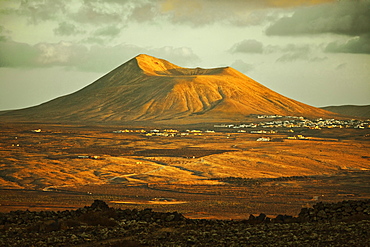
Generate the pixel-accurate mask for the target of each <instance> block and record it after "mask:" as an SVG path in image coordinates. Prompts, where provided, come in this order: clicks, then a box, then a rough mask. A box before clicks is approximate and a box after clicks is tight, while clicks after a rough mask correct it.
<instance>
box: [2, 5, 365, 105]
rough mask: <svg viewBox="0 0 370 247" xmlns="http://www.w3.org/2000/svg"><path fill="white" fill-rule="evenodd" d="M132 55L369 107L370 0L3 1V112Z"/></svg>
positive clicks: (316, 99)
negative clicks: (233, 72)
mask: <svg viewBox="0 0 370 247" xmlns="http://www.w3.org/2000/svg"><path fill="white" fill-rule="evenodd" d="M138 54H148V55H151V56H155V57H158V58H162V59H166V60H168V61H169V62H172V63H174V64H176V65H179V66H182V67H188V68H194V67H202V68H214V67H223V66H231V67H233V68H235V69H237V70H239V71H240V72H242V73H244V74H245V75H247V76H249V77H251V78H252V79H254V80H256V81H258V82H259V83H261V84H263V85H265V86H267V87H268V88H270V89H272V90H274V91H276V92H278V93H280V94H282V95H284V96H287V97H289V98H292V99H295V100H298V101H300V102H303V103H306V104H309V105H312V106H316V107H322V106H329V105H369V104H370V79H369V78H370V0H0V110H10V109H19V108H25V107H29V106H34V105H38V104H40V103H43V102H46V101H49V100H51V99H54V98H56V97H59V96H62V95H66V94H69V93H72V92H75V91H77V90H79V89H81V88H83V87H85V86H86V85H88V84H90V83H92V82H93V81H95V80H97V79H98V78H100V77H101V76H103V75H104V74H106V73H108V72H109V71H111V70H113V69H114V68H115V67H117V66H119V65H121V64H123V63H125V62H127V61H128V60H130V59H131V58H133V57H135V56H136V55H138Z"/></svg>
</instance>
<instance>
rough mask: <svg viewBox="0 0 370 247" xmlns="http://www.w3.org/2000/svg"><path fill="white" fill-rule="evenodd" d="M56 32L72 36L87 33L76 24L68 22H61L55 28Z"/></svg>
mask: <svg viewBox="0 0 370 247" xmlns="http://www.w3.org/2000/svg"><path fill="white" fill-rule="evenodd" d="M54 33H55V34H57V35H61V36H70V35H76V34H81V33H85V32H84V31H81V30H78V28H77V27H76V25H74V24H72V23H68V22H61V23H59V26H58V27H57V28H55V29H54Z"/></svg>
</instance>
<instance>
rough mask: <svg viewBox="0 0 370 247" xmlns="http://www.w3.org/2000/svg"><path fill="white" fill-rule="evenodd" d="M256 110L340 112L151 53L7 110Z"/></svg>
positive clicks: (73, 113)
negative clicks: (73, 88) (62, 92)
mask: <svg viewBox="0 0 370 247" xmlns="http://www.w3.org/2000/svg"><path fill="white" fill-rule="evenodd" d="M250 114H279V115H296V116H306V117H329V116H330V117H332V116H334V115H335V114H334V113H330V112H328V111H325V110H322V109H318V108H315V107H312V106H308V105H306V104H303V103H300V102H297V101H295V100H292V99H289V98H287V97H284V96H282V95H280V94H278V93H276V92H274V91H272V90H270V89H268V88H266V87H264V86H262V85H261V84H259V83H258V82H256V81H254V80H252V79H251V78H249V77H247V76H246V75H244V74H242V73H240V72H238V71H237V70H235V69H233V68H230V67H224V68H215V69H201V68H193V69H188V68H182V67H179V66H177V65H174V64H172V63H170V62H168V61H166V60H163V59H158V58H155V57H151V56H148V55H138V56H137V57H135V58H133V59H131V60H129V61H128V62H126V63H124V64H123V65H121V66H119V67H117V68H116V69H114V70H112V71H111V72H109V73H108V74H106V75H105V76H103V77H101V78H100V79H98V80H97V81H95V82H94V83H92V84H90V85H89V86H87V87H85V88H83V89H81V90H79V91H77V92H75V93H72V94H70V95H66V96H63V97H60V98H57V99H54V100H52V101H49V102H46V103H44V104H41V105H39V106H36V107H31V108H26V109H22V110H17V111H11V112H9V113H7V114H4V115H5V116H7V117H11V118H12V119H18V120H42V121H65V122H68V121H92V122H124V121H168V122H171V121H174V123H177V124H179V123H197V122H198V123H199V122H221V121H223V122H224V121H241V120H243V119H245V117H246V116H248V115H250ZM4 115H3V116H4ZM179 120H180V121H179Z"/></svg>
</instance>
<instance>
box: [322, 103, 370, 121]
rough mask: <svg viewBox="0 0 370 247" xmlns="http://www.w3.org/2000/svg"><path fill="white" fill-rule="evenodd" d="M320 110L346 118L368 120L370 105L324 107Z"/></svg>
mask: <svg viewBox="0 0 370 247" xmlns="http://www.w3.org/2000/svg"><path fill="white" fill-rule="evenodd" d="M321 109H324V110H327V111H331V112H335V113H339V114H341V115H346V116H354V117H364V118H370V105H362V106H358V105H342V106H326V107H321Z"/></svg>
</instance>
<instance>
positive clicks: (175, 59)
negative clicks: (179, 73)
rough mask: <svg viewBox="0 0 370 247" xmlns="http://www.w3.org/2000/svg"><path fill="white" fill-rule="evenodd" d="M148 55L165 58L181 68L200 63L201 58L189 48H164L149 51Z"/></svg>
mask: <svg viewBox="0 0 370 247" xmlns="http://www.w3.org/2000/svg"><path fill="white" fill-rule="evenodd" d="M147 53H149V54H152V55H153V56H157V57H161V58H164V59H166V60H168V61H170V62H172V63H175V64H177V65H180V66H187V65H190V64H192V63H194V62H198V61H200V58H199V57H198V56H197V55H196V54H195V53H194V52H193V50H192V49H191V48H189V47H172V46H164V47H160V48H154V49H148V50H147Z"/></svg>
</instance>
